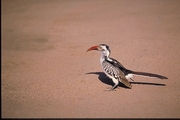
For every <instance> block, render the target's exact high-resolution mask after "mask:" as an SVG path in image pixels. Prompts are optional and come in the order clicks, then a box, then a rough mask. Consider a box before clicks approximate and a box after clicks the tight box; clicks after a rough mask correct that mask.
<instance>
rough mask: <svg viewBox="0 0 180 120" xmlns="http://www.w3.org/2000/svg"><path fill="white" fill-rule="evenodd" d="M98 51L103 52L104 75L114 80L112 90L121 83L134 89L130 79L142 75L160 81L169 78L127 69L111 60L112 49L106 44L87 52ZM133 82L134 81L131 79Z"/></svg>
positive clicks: (102, 65) (101, 58)
mask: <svg viewBox="0 0 180 120" xmlns="http://www.w3.org/2000/svg"><path fill="white" fill-rule="evenodd" d="M91 50H98V51H101V57H100V63H101V67H102V69H103V71H104V73H105V74H106V75H107V76H108V77H109V78H110V79H112V81H113V82H114V86H113V87H112V88H111V89H110V90H114V89H115V88H116V87H117V86H118V84H119V82H121V83H123V84H124V85H125V86H127V87H128V88H132V86H131V84H130V82H129V81H128V79H131V78H132V76H133V75H142V76H148V77H156V78H159V79H167V77H164V76H161V75H157V74H152V73H146V72H136V71H132V70H129V69H126V68H125V67H124V66H123V65H122V64H121V63H120V62H118V61H117V60H115V59H113V58H110V57H109V56H110V49H109V46H108V45H106V44H100V45H97V46H93V47H91V48H89V49H88V50H87V51H91ZM131 80H132V79H131Z"/></svg>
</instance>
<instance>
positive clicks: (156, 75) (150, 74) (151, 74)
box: [131, 71, 168, 79]
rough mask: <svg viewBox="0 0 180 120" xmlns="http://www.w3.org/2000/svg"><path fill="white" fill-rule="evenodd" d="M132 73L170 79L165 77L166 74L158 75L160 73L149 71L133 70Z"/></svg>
mask: <svg viewBox="0 0 180 120" xmlns="http://www.w3.org/2000/svg"><path fill="white" fill-rule="evenodd" d="M131 74H134V75H142V76H148V77H156V78H159V79H168V78H167V77H165V76H162V75H158V74H153V73H147V72H136V71H131Z"/></svg>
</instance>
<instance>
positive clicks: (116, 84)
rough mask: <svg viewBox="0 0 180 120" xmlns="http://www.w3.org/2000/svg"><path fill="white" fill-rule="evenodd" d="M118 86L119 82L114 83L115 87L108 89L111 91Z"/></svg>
mask: <svg viewBox="0 0 180 120" xmlns="http://www.w3.org/2000/svg"><path fill="white" fill-rule="evenodd" d="M118 84H119V82H118V83H115V85H114V86H113V87H112V88H111V89H110V91H113V90H114V89H115V88H116V87H117V86H118Z"/></svg>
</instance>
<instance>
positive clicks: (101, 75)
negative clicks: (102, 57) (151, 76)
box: [86, 72, 166, 88]
mask: <svg viewBox="0 0 180 120" xmlns="http://www.w3.org/2000/svg"><path fill="white" fill-rule="evenodd" d="M86 74H96V75H99V76H98V78H99V80H100V81H101V82H102V83H104V84H107V85H111V86H113V85H114V83H113V81H112V80H111V79H110V78H108V77H107V76H106V74H105V73H103V72H89V73H86ZM130 83H131V84H141V85H155V86H166V84H160V83H149V82H130ZM118 86H120V87H123V88H128V87H126V86H125V85H124V84H122V83H119V85H118Z"/></svg>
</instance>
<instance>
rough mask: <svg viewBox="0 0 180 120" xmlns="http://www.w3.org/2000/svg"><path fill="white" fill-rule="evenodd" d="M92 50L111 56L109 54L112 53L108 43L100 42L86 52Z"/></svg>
mask: <svg viewBox="0 0 180 120" xmlns="http://www.w3.org/2000/svg"><path fill="white" fill-rule="evenodd" d="M91 50H98V51H101V53H102V54H103V55H105V56H109V54H110V49H109V46H108V45H106V44H99V45H96V46H92V47H90V48H89V49H88V50H87V51H86V52H88V51H91Z"/></svg>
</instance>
